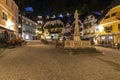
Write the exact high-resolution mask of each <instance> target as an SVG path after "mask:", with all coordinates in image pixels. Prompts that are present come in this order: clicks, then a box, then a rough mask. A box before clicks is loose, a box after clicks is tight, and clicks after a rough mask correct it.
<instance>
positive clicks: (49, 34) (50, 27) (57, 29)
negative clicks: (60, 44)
mask: <svg viewBox="0 0 120 80" xmlns="http://www.w3.org/2000/svg"><path fill="white" fill-rule="evenodd" d="M63 26H64V23H63V22H62V21H61V20H59V19H57V20H50V21H47V22H46V23H45V25H44V26H43V28H44V36H42V38H45V39H58V38H59V36H61V34H62V29H63Z"/></svg>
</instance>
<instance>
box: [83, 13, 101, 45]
mask: <svg viewBox="0 0 120 80" xmlns="http://www.w3.org/2000/svg"><path fill="white" fill-rule="evenodd" d="M98 13H99V12H91V13H88V14H87V16H86V17H85V19H84V20H83V25H84V27H83V30H82V33H83V35H82V37H83V39H93V41H94V43H95V44H98V43H97V39H96V37H97V34H98V28H97V26H98V20H99V18H100V16H101V13H99V14H98Z"/></svg>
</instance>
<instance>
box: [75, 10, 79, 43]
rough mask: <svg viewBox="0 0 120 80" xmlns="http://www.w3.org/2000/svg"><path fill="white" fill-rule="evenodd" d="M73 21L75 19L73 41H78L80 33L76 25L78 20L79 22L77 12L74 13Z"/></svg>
mask: <svg viewBox="0 0 120 80" xmlns="http://www.w3.org/2000/svg"><path fill="white" fill-rule="evenodd" d="M74 19H75V28H74V41H80V31H79V25H78V20H79V16H78V10H76V11H75V14H74Z"/></svg>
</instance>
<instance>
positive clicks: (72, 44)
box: [64, 10, 92, 49]
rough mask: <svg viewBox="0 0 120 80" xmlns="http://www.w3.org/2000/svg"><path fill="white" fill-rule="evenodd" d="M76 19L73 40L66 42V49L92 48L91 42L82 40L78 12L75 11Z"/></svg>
mask: <svg viewBox="0 0 120 80" xmlns="http://www.w3.org/2000/svg"><path fill="white" fill-rule="evenodd" d="M74 18H75V28H74V36H73V40H66V41H65V46H64V48H73V49H78V48H90V47H92V46H91V42H90V40H89V41H84V40H81V39H80V31H79V24H78V21H79V16H78V11H77V10H76V11H75V14H74Z"/></svg>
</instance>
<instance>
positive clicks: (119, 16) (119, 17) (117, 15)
mask: <svg viewBox="0 0 120 80" xmlns="http://www.w3.org/2000/svg"><path fill="white" fill-rule="evenodd" d="M116 19H119V20H120V12H117V14H116Z"/></svg>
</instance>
